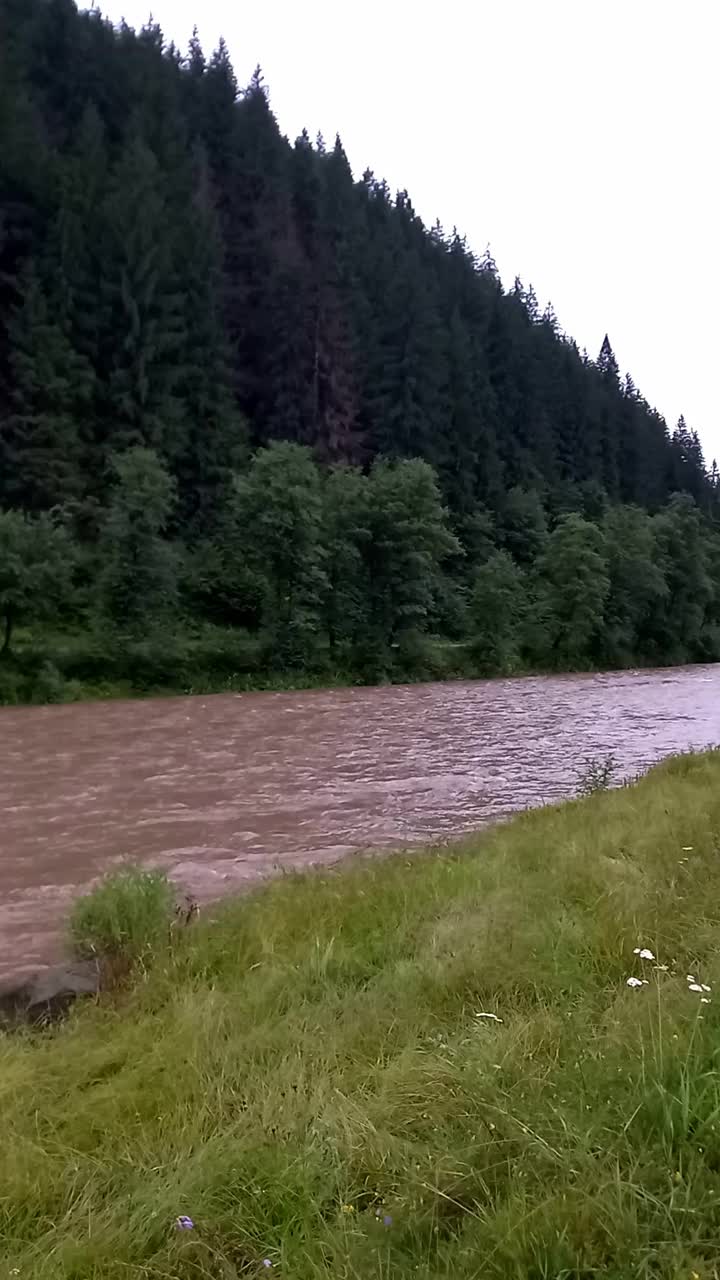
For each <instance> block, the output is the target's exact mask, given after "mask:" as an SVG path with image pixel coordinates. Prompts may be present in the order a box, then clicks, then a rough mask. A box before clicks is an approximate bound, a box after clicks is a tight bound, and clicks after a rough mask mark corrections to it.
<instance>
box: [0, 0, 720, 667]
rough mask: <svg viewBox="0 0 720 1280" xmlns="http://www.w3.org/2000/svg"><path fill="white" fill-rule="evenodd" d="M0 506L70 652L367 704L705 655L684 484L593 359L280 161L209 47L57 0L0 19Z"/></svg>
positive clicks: (478, 271) (660, 431)
mask: <svg viewBox="0 0 720 1280" xmlns="http://www.w3.org/2000/svg"><path fill="white" fill-rule="evenodd" d="M529 216H530V215H529ZM0 510H4V511H5V512H10V513H12V522H14V523H12V522H11V523H10V524H7V525H6V527H5V532H6V535H7V536H6V537H5V540H4V542H3V546H5V545H6V544H7V547H10V546H12V553H10V552H8V551H5V552H3V551H2V549H1V548H0V554H5V555H9V554H12V558H13V559H12V563H13V565H14V566H15V567H14V569H13V570H12V572H13V573H16V572H17V566H18V563H19V561H18V557H20V558H22V556H23V555H24V554H25V552H24V551H23V548H26V550H27V557H28V560H27V562H28V566H30V565H31V564H32V563H33V559H32V557H33V555H34V552H33V550H32V547H33V539H36V540H37V538H38V537H40V536H41V535H42V536H43V537H47V538H48V539H50V541H52V536H51V531H52V530H56V531H59V530H61V531H62V535H61V536H62V537H63V538H66V539H67V540H68V546H70V544H71V543H72V544H73V548H74V549H73V551H72V556H69V557H68V564H70V561H72V565H73V568H72V572H70V569H68V573H67V575H66V586H65V589H64V592H63V601H62V607H59V606H58V614H57V618H58V621H59V623H61V624H62V625H63V626H65V627H70V628H75V629H76V630H78V629H79V630H80V631H88V630H89V631H90V632H92V634H93V635H94V636H95V637H96V642H97V643H99V644H100V646H101V648H102V643H101V642H100V641H98V640H97V637H98V636H99V634H100V632H101V631H102V628H103V627H105V628H107V629H108V635H109V634H110V632H112V633H113V634H114V635H117V632H118V629H120V630H121V631H124V632H125V633H126V634H127V635H128V636H131V635H140V633H142V632H145V633H146V634H150V633H151V632H154V631H157V630H158V628H159V629H160V630H162V629H163V628H167V626H168V625H169V623H170V620H171V619H173V618H174V619H175V620H176V621H175V622H174V623H173V624H172V627H173V630H174V631H175V632H176V633H177V632H179V631H183V630H185V631H190V630H192V629H193V628H195V629H196V630H197V628H203V627H205V628H207V627H218V626H220V627H223V628H232V629H233V634H234V636H235V640H234V641H231V642H228V643H229V646H230V649H232V645H233V643H235V644H236V645H238V646H239V645H241V637H244V640H243V643H244V644H245V643H246V641H247V639H248V637H250V638H254V640H253V643H255V642H256V649H255V650H254V652H255V658H254V659H253V661H254V662H255V663H256V664H257V666H258V668H262V669H263V670H265V669H273V670H279V669H282V668H288V667H293V668H297V667H303V668H305V669H315V668H317V670H318V671H323V670H325V671H327V670H330V669H337V670H342V671H344V672H345V673H354V674H357V675H361V676H364V677H366V678H369V677H378V676H382V675H385V674H393V672H398V671H399V672H405V673H407V674H412V672H413V670H415V669H417V670H423V671H430V672H432V671H435V670H438V671H439V673H442V671H443V670H446V669H447V670H455V669H459V670H464V669H470V670H478V671H482V670H494V669H514V668H516V667H519V666H521V665H523V664H527V663H532V664H536V665H546V666H581V665H588V664H597V663H603V662H605V663H615V662H618V663H627V662H632V661H640V660H641V661H685V660H689V659H694V658H704V657H708V658H714V657H715V656H716V655H717V651H718V644H719V643H720V642H719V641H718V633H719V627H720V586H719V581H720V550H719V549H718V542H717V537H716V533H715V521H716V518H717V512H718V485H717V472H716V471H715V470H713V472H712V473H708V472H707V471H706V468H705V463H704V459H703V456H702V450H701V448H700V445H699V442H698V438H697V435H696V434H695V433H694V432H693V431H692V430H691V429H690V428H689V427H688V425H687V424H686V423H685V421H684V419H682V418H681V419H680V422H679V423H678V425H677V428H676V429H675V430H674V432H672V433H671V432H669V431H668V428H667V426H666V424H665V422H664V421H663V419H662V418H661V417H660V415H659V414H658V413H657V412H656V411H655V410H654V409H652V408H651V406H650V405H649V404H648V403H647V402H646V401H645V400H644V399H643V397H642V396H641V394H640V393H639V391H638V390H637V389H636V387H635V385H634V383H633V381H632V379H631V378H630V377H629V375H628V376H625V377H621V376H620V371H619V369H618V363H617V360H616V358H615V355H614V353H613V349H612V346H611V343H610V340H609V338H607V337H606V338H605V340H604V341H603V344H602V347H601V350H600V353H599V355H598V357H597V359H595V360H593V359H591V358H590V357H588V355H587V354H586V353H584V352H580V351H579V350H578V348H577V346H576V344H575V343H574V342H573V340H572V339H571V338H570V337H568V336H567V335H565V334H564V333H563V332H562V331H561V329H560V327H559V324H558V321H557V318H556V316H555V314H554V312H553V310H552V308H551V307H548V308H547V309H546V310H545V311H544V312H541V310H540V308H539V307H538V303H537V299H536V297H535V294H534V292H533V290H532V289H531V288H526V287H525V286H524V285H523V284H522V282H521V281H520V280H516V281H515V282H514V284H513V285H512V287H511V288H510V289H509V290H506V289H505V288H504V287H503V285H502V282H501V280H500V278H499V276H498V272H497V269H496V267H495V264H494V262H493V260H492V257H491V255H490V254H489V253H486V254H485V255H484V256H483V257H482V258H477V257H476V256H475V255H474V254H473V252H472V250H471V248H470V247H469V246H468V245H467V243H466V242H465V240H464V239H463V238H462V237H461V235H460V234H458V233H457V232H456V231H453V232H452V233H450V234H446V233H445V232H444V231H443V230H442V228H440V227H438V226H435V227H433V228H430V229H428V228H426V227H425V226H424V225H423V223H422V221H421V219H420V218H419V217H418V215H417V213H416V212H415V210H414V208H413V205H412V201H411V199H410V196H409V195H408V193H407V192H404V191H403V192H399V193H397V194H395V195H393V193H392V192H391V191H390V190H389V188H388V186H387V184H386V183H385V182H384V181H382V180H381V179H379V178H377V177H376V176H375V175H374V174H373V173H372V172H370V171H368V172H366V173H365V174H364V175H363V176H362V178H361V179H360V180H358V181H355V180H354V178H353V174H352V171H351V168H350V165H349V163H348V160H347V157H346V155H345V152H344V150H343V147H342V143H341V141H340V139H339V138H338V139H336V140H335V142H334V144H333V145H332V146H326V145H325V143H324V142H323V140H322V139H318V140H317V142H315V143H313V142H312V141H311V140H310V138H309V137H308V135H307V133H305V132H304V133H303V134H301V136H300V137H299V138H298V139H297V140H296V141H295V142H294V143H290V142H289V141H288V140H287V139H285V138H284V137H283V136H282V135H281V133H280V131H279V129H278V126H277V123H276V121H275V118H274V116H273V114H272V110H271V106H270V101H269V96H268V92H267V88H266V86H265V84H264V82H263V78H262V74H261V72H260V71H259V70H258V71H256V72H255V73H254V74H253V76H252V78H251V80H250V83H249V84H248V86H247V88H246V89H243V90H241V89H239V87H238V81H237V79H236V76H235V72H234V70H233V67H232V65H231V63H230V58H229V55H228V50H227V48H226V46H225V45H224V43H222V42H221V44H220V46H219V47H218V49H217V50H215V52H214V53H212V54H209V55H207V54H206V53H205V52H204V51H203V50H202V49H201V47H200V44H199V42H198V39H197V36H193V37H192V39H191V41H190V44H189V48H188V52H187V54H186V55H184V56H183V55H182V54H181V53H180V52H179V51H178V50H177V49H176V48H175V47H174V46H173V45H168V44H167V43H166V42H165V41H164V39H163V35H162V33H161V31H160V30H159V28H158V27H157V26H156V25H154V24H153V23H149V24H148V25H147V26H146V27H145V28H144V29H143V30H141V31H139V32H135V31H132V30H131V29H129V28H128V27H127V26H126V25H124V24H123V25H121V26H120V28H113V26H112V25H111V24H110V23H109V22H108V21H106V20H105V19H103V18H102V16H101V15H100V14H99V13H98V12H97V11H91V12H78V10H77V9H76V7H75V5H74V3H73V0H0ZM18 521H21V522H22V523H18ZM48 522H49V523H48ZM58 536H60V534H58ZM48 545H49V544H48ZM55 545H56V544H55V543H54V542H53V546H55ZM28 571H29V572H30V569H29V570H28ZM3 572H4V569H3V566H2V565H0V579H1V580H4V579H2V575H3ZM33 572H34V571H33ZM9 574H10V571H9V570H5V577H6V578H7V577H8V575H9ZM8 590H9V588H8ZM32 594H33V591H32V589H31V590H30V594H29V595H28V596H27V607H26V606H25V605H23V608H22V609H21V610H19V611H18V619H19V618H20V616H21V615H22V616H23V617H24V618H26V619H27V620H30V619H31V618H35V619H36V620H37V619H38V618H39V617H40V615H41V614H44V616H46V617H47V614H48V609H47V608H46V607H45V606H44V605H43V608H41V609H40V610H39V611H38V609H35V608H34V607H30V603H29V602H30V597H31V596H32ZM41 594H42V593H41ZM56 597H57V593H55V594H53V593H49V594H48V597H47V599H48V600H50V599H55V598H56ZM18 598H19V597H18ZM180 623H182V626H181V625H180ZM420 637H425V640H428V638H429V637H435V638H441V639H442V638H444V641H445V642H446V644H447V645H448V646H449V648H447V650H446V659H445V665H444V666H443V663H438V659H437V655H435V657H434V658H432V659H431V658H430V657H429V656H428V653H429V651H428V648H427V644H425V642H424V641H423V643H422V644H421V643H420V640H419V638H420ZM223 643H225V641H224V642H223ZM241 647H242V646H241ZM108 648H112V651H113V653H116V651H117V643H116V641H113V642H112V646H111V645H110V644H108ZM131 649H132V645H131V646H130V650H131ZM130 650H128V652H130ZM165 650H166V651H168V652H169V650H168V648H167V644H166V645H165ZM235 652H236V653H237V652H239V650H238V649H237V648H236V650H235ZM243 652H244V653H245V654H247V645H246V647H245V649H243ZM448 654H449V655H450V656H449V657H448ZM468 655H470V656H469V657H468ZM108 662H109V659H108ZM238 663H239V659H238V661H237V662H236V663H235V664H234V663H233V660H232V658H228V661H227V663H226V667H229V668H230V670H233V669H235V667H237V665H238ZM468 663H470V666H469V667H468V665H467V664H468ZM240 665H241V664H240Z"/></svg>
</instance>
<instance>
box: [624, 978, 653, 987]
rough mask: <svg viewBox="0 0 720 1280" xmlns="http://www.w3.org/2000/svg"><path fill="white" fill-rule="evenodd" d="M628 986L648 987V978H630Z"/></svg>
mask: <svg viewBox="0 0 720 1280" xmlns="http://www.w3.org/2000/svg"><path fill="white" fill-rule="evenodd" d="M626 985H627V986H628V987H646V986H647V985H648V983H647V978H628V980H627V983H626Z"/></svg>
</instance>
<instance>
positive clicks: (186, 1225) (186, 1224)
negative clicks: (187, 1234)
mask: <svg viewBox="0 0 720 1280" xmlns="http://www.w3.org/2000/svg"><path fill="white" fill-rule="evenodd" d="M175 1226H176V1227H177V1229H178V1231H192V1229H193V1227H194V1226H195V1223H194V1222H193V1220H192V1218H188V1217H186V1215H185V1214H184V1213H181V1214H180V1217H179V1218H176V1219H175Z"/></svg>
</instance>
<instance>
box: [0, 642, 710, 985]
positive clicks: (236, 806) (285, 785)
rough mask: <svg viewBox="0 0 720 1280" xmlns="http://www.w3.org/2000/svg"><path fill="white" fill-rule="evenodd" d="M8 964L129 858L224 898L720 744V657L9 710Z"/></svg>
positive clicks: (3, 887)
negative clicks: (266, 877) (653, 666)
mask: <svg viewBox="0 0 720 1280" xmlns="http://www.w3.org/2000/svg"><path fill="white" fill-rule="evenodd" d="M0 729H1V730H2V769H1V770H0V801H1V805H2V815H3V822H2V833H1V840H2V843H1V845H0V975H1V974H3V973H8V972H16V971H18V969H19V968H32V967H34V966H36V965H37V964H38V963H42V962H45V961H47V960H48V959H50V958H52V956H53V954H55V953H56V951H57V947H58V941H57V937H58V931H59V929H60V928H61V927H62V921H63V918H64V915H65V912H66V909H67V903H68V901H69V900H70V899H71V898H72V896H73V894H75V893H76V892H77V891H78V889H80V888H82V887H83V886H85V885H86V884H87V883H88V881H90V880H91V879H92V878H93V877H94V876H97V875H98V874H99V873H101V872H102V871H104V870H106V869H107V868H108V867H110V866H112V865H113V863H115V862H117V861H119V860H121V859H123V858H128V857H129V858H131V859H135V860H139V859H142V860H143V861H144V862H147V863H153V864H156V865H162V866H165V867H167V868H168V870H169V871H170V872H171V873H172V875H173V877H175V878H176V879H177V880H178V881H180V882H182V884H183V885H187V886H188V888H190V889H191V890H192V891H193V892H194V893H196V894H197V895H198V896H199V897H212V896H217V895H218V894H220V893H222V892H225V891H227V890H229V889H232V888H234V887H237V886H238V885H240V884H243V883H245V882H247V881H249V880H253V879H255V878H257V877H258V876H260V875H262V874H263V873H267V871H268V870H270V869H272V867H273V866H275V865H279V866H285V867H291V866H293V867H294V866H303V865H307V864H309V863H314V862H322V861H330V860H334V859H336V858H338V857H339V856H341V855H342V854H343V853H346V852H349V851H350V850H353V849H359V848H367V847H368V846H371V845H372V846H384V845H392V844H396V843H400V842H412V841H419V840H431V839H433V838H436V837H438V838H445V837H448V836H453V835H458V834H460V833H461V832H463V831H466V830H468V829H471V828H473V827H476V826H478V825H480V824H481V823H483V822H486V821H488V820H489V819H492V818H495V817H498V816H501V815H504V814H507V813H510V812H512V811H514V810H516V809H522V808H525V807H527V806H529V805H534V804H540V803H542V802H544V801H547V800H552V799H557V798H559V797H562V796H564V795H567V794H569V793H570V792H571V791H572V790H573V787H574V781H575V774H574V771H575V767H576V765H577V764H578V762H579V761H580V760H581V759H582V757H583V756H587V755H601V754H605V753H607V752H613V753H614V754H615V755H616V756H617V758H618V760H619V762H620V764H621V766H622V768H623V770H624V771H625V772H631V771H633V772H634V771H636V770H637V769H639V768H641V767H643V766H645V765H647V764H649V763H651V762H652V761H654V760H657V759H659V758H660V757H661V756H663V755H667V754H668V753H670V752H673V751H678V750H682V749H685V748H688V747H691V746H704V745H706V744H708V743H709V742H712V741H716V740H718V739H720V666H719V667H686V668H678V669H675V670H671V671H643V672H636V671H632V672H623V673H619V674H608V675H597V676H557V677H555V676H553V677H533V678H528V679H517V680H496V681H476V682H472V683H469V682H468V683H458V684H454V683H453V684H434V685H416V686H412V687H397V688H380V689H347V690H335V689H334V690H328V691H321V692H318V691H312V692H307V693H257V694H238V695H222V696H218V697H208V698H197V697H196V698H173V699H158V700H154V701H145V702H105V703H85V704H81V705H75V706H66V707H37V708H35V707H32V708H23V709H5V710H2V711H0Z"/></svg>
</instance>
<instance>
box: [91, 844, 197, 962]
mask: <svg viewBox="0 0 720 1280" xmlns="http://www.w3.org/2000/svg"><path fill="white" fill-rule="evenodd" d="M174 907H175V890H174V889H173V887H172V885H171V884H170V881H169V880H168V878H167V876H166V875H165V873H164V872H163V871H143V870H141V869H140V868H139V867H126V868H123V869H122V870H120V871H115V872H113V873H112V874H111V875H108V876H106V878H105V879H104V880H103V881H102V882H101V883H100V884H99V885H98V886H97V887H96V888H95V889H93V890H92V892H91V893H88V894H86V895H84V896H83V897H81V898H78V900H77V902H76V903H75V905H74V907H73V909H72V911H71V913H70V941H71V944H72V948H73V950H74V951H75V952H76V953H77V954H78V955H79V956H80V957H81V958H83V959H86V958H90V957H97V958H98V959H99V960H101V961H104V962H105V963H106V964H108V965H109V966H110V967H111V968H112V969H113V971H115V972H117V971H118V969H119V970H120V971H125V972H127V971H129V970H131V969H133V968H134V967H135V966H137V965H138V964H141V963H143V962H145V961H147V962H150V961H151V960H152V958H153V956H154V955H156V954H157V952H158V951H159V949H160V948H161V947H162V946H163V945H164V944H165V943H167V941H168V931H169V929H170V927H171V925H172V922H173V915H174Z"/></svg>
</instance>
